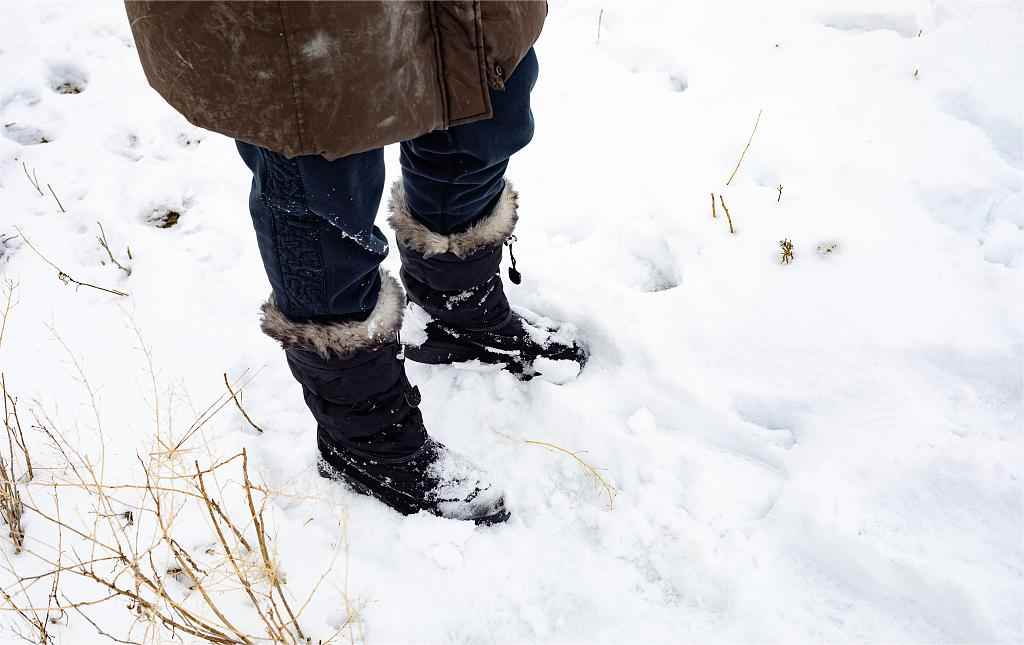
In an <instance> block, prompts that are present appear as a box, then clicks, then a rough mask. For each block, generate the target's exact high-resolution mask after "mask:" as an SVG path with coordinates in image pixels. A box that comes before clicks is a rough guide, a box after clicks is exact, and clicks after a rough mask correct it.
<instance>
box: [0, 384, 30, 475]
mask: <svg viewBox="0 0 1024 645" xmlns="http://www.w3.org/2000/svg"><path fill="white" fill-rule="evenodd" d="M0 396H3V400H4V428H5V429H6V430H7V439H8V442H10V440H12V439H13V441H14V443H15V444H17V446H18V449H19V450H21V455H22V457H23V458H24V459H25V481H26V482H30V481H32V479H33V478H34V477H35V473H34V471H33V470H32V457H31V456H30V455H29V453H28V445H27V444H26V443H25V433H24V431H23V430H22V428H21V418H20V417H19V416H18V400H17V399H16V398H14V397H13V396H12V395H11V393H10V392H8V391H7V378H6V377H5V376H4V375H3V374H2V373H0ZM11 461H12V462H13V461H14V458H13V456H12V457H11Z"/></svg>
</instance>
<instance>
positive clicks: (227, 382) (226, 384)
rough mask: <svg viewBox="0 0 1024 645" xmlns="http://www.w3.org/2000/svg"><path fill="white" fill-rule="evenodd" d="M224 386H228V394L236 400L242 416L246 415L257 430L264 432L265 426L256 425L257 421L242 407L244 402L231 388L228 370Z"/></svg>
mask: <svg viewBox="0 0 1024 645" xmlns="http://www.w3.org/2000/svg"><path fill="white" fill-rule="evenodd" d="M224 387H226V388H228V394H230V395H231V399H232V400H233V401H234V402H235V407H237V408H238V411H239V412H241V413H242V416H243V417H245V420H246V421H248V422H249V425H251V426H252V427H253V428H254V429H255V430H256V432H259V433H260V434H263V428H261V427H259V426H258V425H256V422H255V421H253V420H252V418H251V417H250V416H249V414H248V413H247V412H246V411H245V408H243V407H242V403H241V402H240V401H239V400H238V397H237V396H236V395H235V391H234V390H232V389H231V383H230V382H229V381H228V373H227V372H224Z"/></svg>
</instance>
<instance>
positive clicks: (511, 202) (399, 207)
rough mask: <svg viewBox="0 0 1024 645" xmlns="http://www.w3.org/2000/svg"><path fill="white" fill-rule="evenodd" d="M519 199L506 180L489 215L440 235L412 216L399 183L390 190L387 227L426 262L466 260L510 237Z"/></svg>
mask: <svg viewBox="0 0 1024 645" xmlns="http://www.w3.org/2000/svg"><path fill="white" fill-rule="evenodd" d="M518 206H519V195H518V193H516V191H515V190H513V189H512V184H511V183H510V182H509V181H508V180H506V181H505V189H504V190H502V191H501V196H500V197H499V198H498V203H497V204H496V205H495V206H494V210H492V211H491V212H490V213H489V214H487V215H485V216H484V217H482V218H481V219H480V220H478V221H477V222H476V223H475V224H473V225H472V226H470V227H469V228H468V229H466V230H465V231H463V232H461V233H452V234H451V235H441V234H440V233H435V232H434V231H431V230H430V229H429V228H427V227H426V226H424V225H423V224H421V223H420V222H419V221H417V220H416V218H414V217H413V216H412V212H411V211H410V210H409V206H408V204H406V201H405V188H404V187H403V185H402V180H401V179H399V180H398V181H396V182H395V183H394V184H393V185H392V186H391V204H390V205H389V210H390V211H391V215H390V216H389V217H388V223H389V224H391V227H392V228H393V229H395V235H396V237H397V238H398V243H399V244H401V245H402V246H404V247H405V248H407V249H411V250H413V251H416V252H417V253H419V254H421V255H423V257H425V258H429V257H430V256H432V255H441V254H444V253H454V254H455V255H456V256H457V257H459V258H466V257H467V256H469V255H471V254H472V253H474V252H475V251H479V250H480V249H483V248H486V247H494V246H501V244H502V243H504V242H505V240H506V239H508V236H510V235H512V231H513V229H515V227H516V221H517V220H518V219H519V214H518V212H517V209H518Z"/></svg>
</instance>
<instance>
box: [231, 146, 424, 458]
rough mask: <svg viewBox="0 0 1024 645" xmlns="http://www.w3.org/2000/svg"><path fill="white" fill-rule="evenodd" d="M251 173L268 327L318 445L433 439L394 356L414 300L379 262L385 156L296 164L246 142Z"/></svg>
mask: <svg viewBox="0 0 1024 645" xmlns="http://www.w3.org/2000/svg"><path fill="white" fill-rule="evenodd" d="M238 150H239V153H240V154H241V156H242V159H243V160H244V161H245V163H246V165H248V166H249V168H250V169H251V170H252V172H253V181H252V189H251V192H250V196H249V207H250V211H251V214H252V220H253V226H254V228H255V229H256V239H257V241H258V243H259V247H260V254H261V256H262V258H263V264H264V267H265V268H266V272H267V277H268V278H269V279H270V284H271V287H272V288H273V294H272V297H271V300H270V301H268V302H267V303H266V304H265V305H264V306H263V330H264V331H265V332H266V333H267V334H268V335H270V336H271V337H273V338H275V339H276V340H278V341H280V342H281V343H282V345H284V347H285V350H286V352H285V354H286V356H287V359H288V366H289V367H290V368H291V371H292V374H294V376H295V378H296V380H297V381H298V382H299V383H300V384H301V385H302V390H303V395H304V397H305V399H306V403H307V405H308V406H309V408H310V411H311V412H312V413H313V416H314V417H315V418H316V421H317V425H318V442H319V443H320V444H321V447H324V446H339V447H344V448H346V449H356V450H363V451H365V452H367V453H371V452H372V453H374V454H377V455H381V456H387V457H394V456H401V455H405V454H409V453H411V452H414V451H415V450H417V449H418V448H419V447H420V446H421V445H422V444H423V442H424V441H425V439H426V432H425V431H424V430H423V426H422V422H421V421H420V417H419V411H418V410H417V409H416V407H415V406H413V405H409V404H408V403H407V402H406V399H407V398H408V397H406V393H407V392H408V391H409V390H411V386H410V385H409V382H408V380H407V379H406V376H405V369H404V365H403V363H402V362H401V361H399V360H398V359H397V358H396V357H397V354H398V353H399V345H398V342H397V337H398V329H399V326H400V325H401V319H402V310H403V308H404V306H405V299H404V297H403V296H402V293H401V290H400V289H399V287H398V285H397V283H396V282H395V280H394V278H391V277H390V276H387V275H386V274H383V273H382V272H381V271H380V269H379V265H380V263H381V261H382V260H383V259H384V258H385V256H387V253H388V244H387V241H386V240H385V239H384V236H383V234H382V233H381V232H380V230H379V229H378V228H376V227H375V226H374V224H373V222H374V218H375V217H376V215H377V209H378V207H379V206H380V199H381V193H382V191H383V187H384V158H383V153H382V151H380V150H373V151H370V152H365V153H362V154H358V155H352V156H349V157H344V158H341V159H337V160H335V161H327V160H326V159H324V158H323V157H320V156H307V157H296V158H293V159H288V158H286V157H284V156H282V155H279V154H277V153H275V152H272V151H270V150H266V149H263V148H259V147H256V146H253V145H249V144H246V143H241V142H239V143H238Z"/></svg>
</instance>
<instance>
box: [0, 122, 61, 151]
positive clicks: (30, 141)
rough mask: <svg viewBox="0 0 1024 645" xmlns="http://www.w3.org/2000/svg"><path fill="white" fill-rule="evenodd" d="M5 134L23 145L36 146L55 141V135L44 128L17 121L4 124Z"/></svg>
mask: <svg viewBox="0 0 1024 645" xmlns="http://www.w3.org/2000/svg"><path fill="white" fill-rule="evenodd" d="M4 136H5V137H7V138H8V139H10V140H11V141H13V142H15V143H19V144H21V145H23V146H36V145H39V144H42V143H50V142H51V141H53V136H52V135H50V134H48V133H46V132H44V131H43V130H42V129H40V128H37V127H36V126H34V125H29V124H27V123H19V122H17V121H12V122H10V123H5V124H4Z"/></svg>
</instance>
